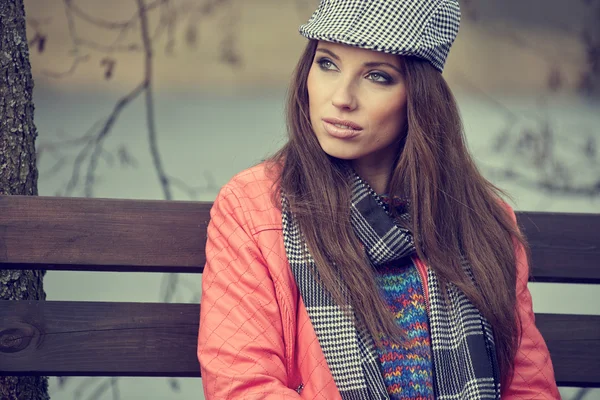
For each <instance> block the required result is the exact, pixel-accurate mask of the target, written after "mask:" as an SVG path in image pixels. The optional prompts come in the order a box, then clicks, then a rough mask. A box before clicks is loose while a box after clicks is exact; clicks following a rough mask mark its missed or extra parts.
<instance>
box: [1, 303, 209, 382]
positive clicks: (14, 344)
mask: <svg viewBox="0 0 600 400" xmlns="http://www.w3.org/2000/svg"><path fill="white" fill-rule="evenodd" d="M199 315H200V306H199V305H197V304H167V303H103V302H57V301H3V302H0V371H1V372H0V375H1V374H12V375H51V376H61V375H62V376H80V375H81V376H188V377H194V376H196V377H197V376H200V367H199V364H198V361H197V359H196V343H197V337H198V326H199V322H198V321H199Z"/></svg>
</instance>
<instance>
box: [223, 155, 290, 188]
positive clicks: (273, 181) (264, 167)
mask: <svg viewBox="0 0 600 400" xmlns="http://www.w3.org/2000/svg"><path fill="white" fill-rule="evenodd" d="M280 171H281V168H280V167H279V165H278V164H275V163H273V162H271V161H263V162H261V163H260V164H257V165H255V166H253V167H250V168H248V169H245V170H243V171H241V172H238V173H237V174H236V175H234V176H233V178H231V180H230V181H229V182H228V183H227V184H226V185H225V187H228V188H230V189H232V190H235V191H240V192H242V193H246V194H251V195H252V194H254V195H263V194H272V193H273V191H274V190H277V188H276V187H275V186H276V185H277V183H278V179H279V174H280Z"/></svg>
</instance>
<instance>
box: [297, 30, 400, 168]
mask: <svg viewBox="0 0 600 400" xmlns="http://www.w3.org/2000/svg"><path fill="white" fill-rule="evenodd" d="M307 87H308V97H309V107H310V120H311V123H312V127H313V130H314V132H315V134H316V136H317V139H318V140H319V143H320V145H321V147H322V148H323V151H325V153H327V154H329V155H330V156H332V157H336V158H340V159H344V160H349V161H352V164H353V166H354V168H355V169H356V170H357V171H358V172H359V173H360V170H361V169H363V168H369V169H372V168H376V169H378V168H390V167H391V165H392V163H393V162H394V160H395V157H396V154H397V152H398V151H399V143H400V139H401V138H402V135H404V132H405V127H406V87H405V85H404V80H403V77H402V75H401V73H400V60H399V58H398V56H395V55H391V54H386V53H382V52H378V51H372V50H365V49H360V48H356V47H351V46H347V45H342V44H335V43H329V42H323V41H321V42H319V44H318V46H317V50H316V53H315V57H314V60H313V64H312V66H311V69H310V71H309V74H308V80H307ZM361 167H363V168H361Z"/></svg>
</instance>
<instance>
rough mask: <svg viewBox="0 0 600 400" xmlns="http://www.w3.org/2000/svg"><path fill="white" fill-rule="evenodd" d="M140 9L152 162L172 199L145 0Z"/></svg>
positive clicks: (138, 1) (165, 195) (168, 195)
mask: <svg viewBox="0 0 600 400" xmlns="http://www.w3.org/2000/svg"><path fill="white" fill-rule="evenodd" d="M137 3H138V10H139V12H140V27H141V29H140V30H141V35H142V43H143V50H144V89H145V95H146V96H145V99H146V124H147V127H148V141H149V143H150V152H151V154H152V162H153V163H154V168H155V170H156V174H157V175H158V180H159V182H160V185H161V187H162V191H163V195H164V198H165V200H171V199H172V195H171V188H170V186H169V178H168V177H167V174H166V173H165V170H164V168H163V165H162V160H161V156H160V152H159V150H158V143H157V137H156V123H155V114H154V92H153V82H152V56H153V54H152V43H151V41H150V34H149V30H148V16H147V14H146V8H145V5H144V0H137Z"/></svg>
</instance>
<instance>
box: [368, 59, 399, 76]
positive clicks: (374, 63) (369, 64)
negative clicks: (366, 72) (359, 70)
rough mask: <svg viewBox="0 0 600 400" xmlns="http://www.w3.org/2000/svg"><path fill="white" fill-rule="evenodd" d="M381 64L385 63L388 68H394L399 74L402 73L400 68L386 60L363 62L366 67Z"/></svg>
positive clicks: (374, 66)
mask: <svg viewBox="0 0 600 400" xmlns="http://www.w3.org/2000/svg"><path fill="white" fill-rule="evenodd" d="M382 65H386V66H388V67H390V68H393V69H394V70H396V71H397V72H398V73H399V74H401V75H402V72H401V71H400V69H399V68H398V67H396V66H395V65H393V64H390V63H387V62H368V63H365V64H364V66H365V67H368V68H377V67H381V66H382Z"/></svg>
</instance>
